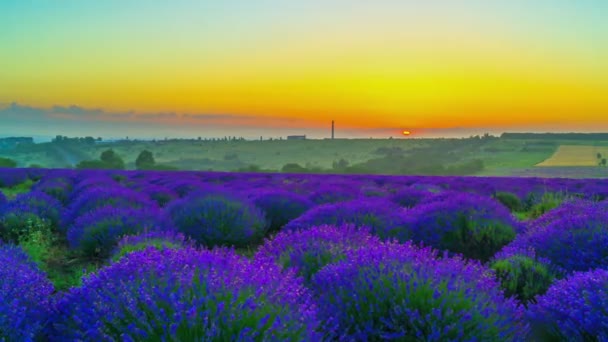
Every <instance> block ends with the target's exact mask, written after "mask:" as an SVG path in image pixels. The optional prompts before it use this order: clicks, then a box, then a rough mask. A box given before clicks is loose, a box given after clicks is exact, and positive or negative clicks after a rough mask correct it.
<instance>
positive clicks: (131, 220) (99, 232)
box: [67, 206, 174, 258]
mask: <svg viewBox="0 0 608 342" xmlns="http://www.w3.org/2000/svg"><path fill="white" fill-rule="evenodd" d="M155 230H174V228H173V224H172V222H171V221H170V219H169V218H168V217H165V216H164V215H162V213H161V212H160V211H158V210H155V209H133V208H128V207H127V208H116V207H113V206H107V207H102V208H98V209H95V210H93V211H91V212H88V213H85V214H84V215H82V216H80V217H79V218H78V219H77V220H76V221H75V222H74V224H73V225H72V226H70V228H69V230H68V232H67V240H68V243H69V245H70V248H72V249H75V250H78V251H80V252H81V253H82V254H83V255H84V256H86V257H89V258H106V257H108V256H109V255H110V252H111V251H112V249H113V248H114V247H115V245H116V243H117V242H118V240H119V239H120V238H121V237H122V236H125V235H136V234H139V233H142V232H147V231H155Z"/></svg>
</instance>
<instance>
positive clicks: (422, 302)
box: [312, 243, 527, 341]
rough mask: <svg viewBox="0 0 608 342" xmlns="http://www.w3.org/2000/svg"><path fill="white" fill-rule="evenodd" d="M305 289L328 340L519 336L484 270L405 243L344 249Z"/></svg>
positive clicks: (519, 324) (516, 319) (519, 327)
mask: <svg viewBox="0 0 608 342" xmlns="http://www.w3.org/2000/svg"><path fill="white" fill-rule="evenodd" d="M312 284H313V285H312V286H313V289H315V291H316V293H317V296H318V301H317V302H318V307H319V319H320V320H321V321H322V322H323V325H322V331H323V332H324V334H325V338H326V339H328V340H338V341H370V340H372V341H379V340H386V339H399V340H406V341H410V340H421V341H444V340H458V341H470V340H478V341H513V340H521V339H522V338H523V336H525V334H526V333H527V326H526V324H524V323H523V320H522V316H523V313H522V311H521V310H520V308H518V307H517V305H516V302H515V301H513V300H511V299H506V298H504V296H503V293H502V291H501V290H500V288H499V286H498V284H497V283H496V281H495V279H494V276H493V274H492V272H491V271H489V270H488V269H487V268H485V267H483V266H482V265H481V264H479V263H478V262H473V261H471V262H467V261H464V260H463V259H460V258H449V257H447V256H444V257H443V258H442V259H438V258H437V254H436V252H434V251H433V250H431V249H429V248H425V249H420V248H417V247H416V246H414V245H413V244H412V243H406V244H396V243H384V244H374V245H372V246H370V247H368V248H360V249H354V250H351V251H349V252H348V253H347V255H346V258H345V259H344V260H342V261H339V262H337V263H333V264H329V265H327V266H325V267H324V268H323V269H321V270H320V271H319V272H318V273H317V274H316V275H315V276H313V278H312Z"/></svg>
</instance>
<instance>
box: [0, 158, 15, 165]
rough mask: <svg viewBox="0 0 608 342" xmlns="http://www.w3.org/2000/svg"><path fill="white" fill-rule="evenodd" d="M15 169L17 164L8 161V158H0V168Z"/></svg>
mask: <svg viewBox="0 0 608 342" xmlns="http://www.w3.org/2000/svg"><path fill="white" fill-rule="evenodd" d="M14 167H17V162H16V161H14V160H12V159H9V158H5V157H0V168H14Z"/></svg>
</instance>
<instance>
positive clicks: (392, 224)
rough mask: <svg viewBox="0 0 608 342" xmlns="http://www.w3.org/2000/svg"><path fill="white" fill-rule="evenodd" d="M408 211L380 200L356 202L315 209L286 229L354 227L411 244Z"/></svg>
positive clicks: (286, 226)
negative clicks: (331, 226) (332, 226)
mask: <svg viewBox="0 0 608 342" xmlns="http://www.w3.org/2000/svg"><path fill="white" fill-rule="evenodd" d="M404 214H405V211H404V209H403V208H401V207H399V206H398V205H396V204H394V203H392V202H390V201H388V200H380V199H374V200H372V199H365V200H353V201H349V202H341V203H335V204H323V205H320V206H318V207H316V208H312V209H310V210H309V211H307V212H306V213H304V214H303V215H302V216H300V217H298V218H297V219H295V220H293V221H290V222H289V223H288V224H286V225H285V226H284V227H283V229H284V230H298V229H306V228H310V227H313V226H319V225H324V224H328V225H335V226H340V225H343V224H353V225H355V226H357V227H367V228H369V229H370V232H371V233H372V234H374V235H377V236H379V237H380V238H382V239H392V238H395V239H398V240H399V241H407V240H408V239H409V238H410V234H409V233H410V232H409V230H408V229H406V228H407V226H406V225H405V223H404V222H405V221H404Z"/></svg>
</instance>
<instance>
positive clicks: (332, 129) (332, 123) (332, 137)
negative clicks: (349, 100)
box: [331, 120, 334, 140]
mask: <svg viewBox="0 0 608 342" xmlns="http://www.w3.org/2000/svg"><path fill="white" fill-rule="evenodd" d="M331 140H334V120H331Z"/></svg>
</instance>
